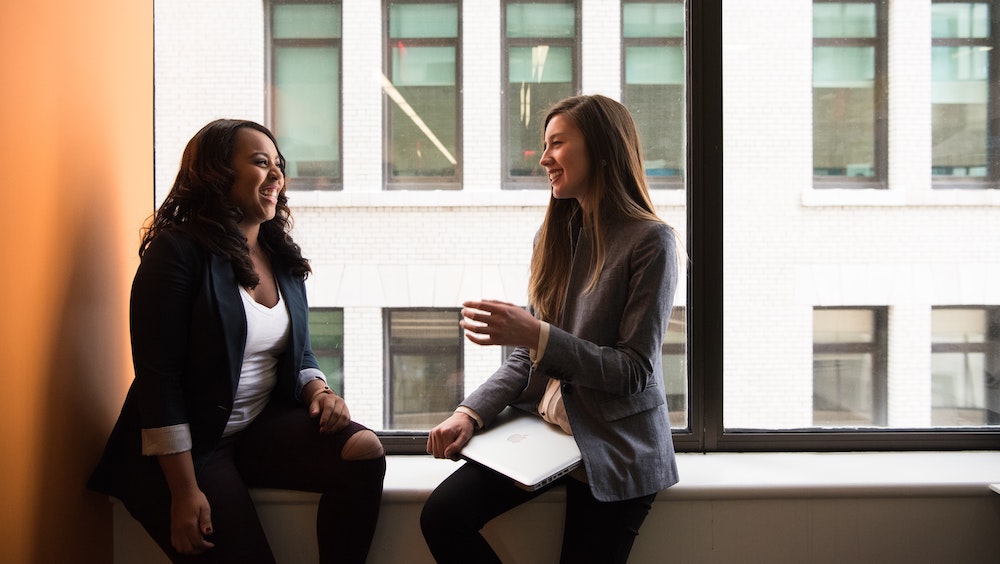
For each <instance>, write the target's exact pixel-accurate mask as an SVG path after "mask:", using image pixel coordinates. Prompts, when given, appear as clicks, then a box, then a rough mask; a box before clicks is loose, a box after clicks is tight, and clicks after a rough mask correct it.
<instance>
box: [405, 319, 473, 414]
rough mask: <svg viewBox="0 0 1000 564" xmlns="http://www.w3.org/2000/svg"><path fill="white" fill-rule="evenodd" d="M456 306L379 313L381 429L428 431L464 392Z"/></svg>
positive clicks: (450, 410)
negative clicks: (384, 390)
mask: <svg viewBox="0 0 1000 564" xmlns="http://www.w3.org/2000/svg"><path fill="white" fill-rule="evenodd" d="M459 319H460V314H459V310H457V309H456V310H435V309H419V310H410V309H388V310H386V311H385V331H386V339H385V341H386V343H387V344H388V350H387V355H386V356H387V359H386V360H387V362H386V371H387V379H386V380H387V382H388V384H389V393H388V394H387V397H386V399H387V409H386V413H387V414H388V417H387V419H388V420H387V421H386V429H410V430H420V429H424V430H426V429H430V428H431V427H433V426H434V425H437V424H438V423H440V422H441V421H444V420H445V419H446V418H447V417H448V416H449V415H450V414H451V412H452V411H453V410H454V409H455V407H456V406H457V405H458V402H460V401H461V400H462V398H463V397H465V396H464V391H465V386H464V380H465V373H464V362H463V357H462V343H463V338H464V337H463V336H462V329H461V327H459V326H458V321H459Z"/></svg>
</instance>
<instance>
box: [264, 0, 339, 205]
mask: <svg viewBox="0 0 1000 564" xmlns="http://www.w3.org/2000/svg"><path fill="white" fill-rule="evenodd" d="M270 15H271V26H270V31H271V45H272V48H271V52H272V59H271V81H272V83H273V89H272V93H271V114H272V116H271V126H272V128H273V131H274V134H275V136H276V137H277V139H278V145H279V146H280V147H281V151H282V153H284V155H285V159H286V168H285V175H286V176H287V177H288V186H289V187H290V188H339V185H340V182H341V173H342V165H341V159H340V153H341V145H340V59H341V44H340V43H341V36H340V27H341V10H340V4H339V3H336V2H323V3H307V2H284V1H282V0H275V1H273V2H272V4H271V14H270Z"/></svg>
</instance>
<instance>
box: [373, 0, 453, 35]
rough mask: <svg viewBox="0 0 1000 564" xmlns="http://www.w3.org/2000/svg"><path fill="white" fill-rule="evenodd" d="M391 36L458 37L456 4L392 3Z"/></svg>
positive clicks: (390, 15)
mask: <svg viewBox="0 0 1000 564" xmlns="http://www.w3.org/2000/svg"><path fill="white" fill-rule="evenodd" d="M389 37H392V38H394V39H395V38H416V37H458V6H456V5H455V4H392V5H391V6H389Z"/></svg>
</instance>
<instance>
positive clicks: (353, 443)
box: [340, 429, 385, 460]
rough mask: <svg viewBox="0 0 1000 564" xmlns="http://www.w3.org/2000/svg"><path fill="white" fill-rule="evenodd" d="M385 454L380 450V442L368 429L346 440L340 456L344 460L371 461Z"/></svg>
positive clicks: (382, 449) (383, 450)
mask: <svg viewBox="0 0 1000 564" xmlns="http://www.w3.org/2000/svg"><path fill="white" fill-rule="evenodd" d="M384 454H385V449H384V448H382V441H380V440H378V435H376V434H375V433H374V432H373V431H371V430H370V429H364V430H362V431H358V432H357V433H354V434H353V435H351V436H350V438H348V439H347V442H346V443H344V448H343V450H341V451H340V456H341V457H342V458H343V459H344V460H371V459H373V458H378V457H380V456H382V455H384Z"/></svg>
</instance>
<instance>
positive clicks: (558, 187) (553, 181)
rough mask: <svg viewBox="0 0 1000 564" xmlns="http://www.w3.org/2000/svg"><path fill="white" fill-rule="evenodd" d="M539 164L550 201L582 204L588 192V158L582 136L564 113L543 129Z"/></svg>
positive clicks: (556, 116) (554, 117) (553, 118)
mask: <svg viewBox="0 0 1000 564" xmlns="http://www.w3.org/2000/svg"><path fill="white" fill-rule="evenodd" d="M539 164H541V165H542V166H543V167H544V168H545V172H546V174H547V175H548V178H549V185H550V186H551V187H552V196H553V197H554V198H558V199H565V198H576V200H577V201H578V202H580V204H581V205H582V204H583V203H584V202H583V198H584V197H586V196H587V194H588V193H589V192H590V157H589V156H588V155H587V146H586V144H585V143H584V139H583V133H582V132H581V131H580V128H578V127H577V126H576V124H574V123H573V122H572V120H570V119H569V118H567V117H566V116H565V114H556V115H555V116H553V117H552V119H550V120H549V123H548V125H546V126H545V150H544V151H543V152H542V158H541V160H540V161H539Z"/></svg>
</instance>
